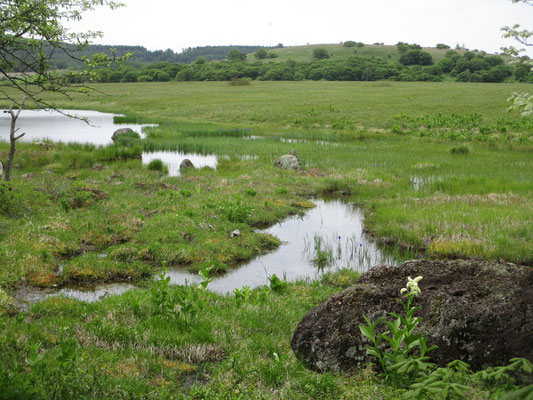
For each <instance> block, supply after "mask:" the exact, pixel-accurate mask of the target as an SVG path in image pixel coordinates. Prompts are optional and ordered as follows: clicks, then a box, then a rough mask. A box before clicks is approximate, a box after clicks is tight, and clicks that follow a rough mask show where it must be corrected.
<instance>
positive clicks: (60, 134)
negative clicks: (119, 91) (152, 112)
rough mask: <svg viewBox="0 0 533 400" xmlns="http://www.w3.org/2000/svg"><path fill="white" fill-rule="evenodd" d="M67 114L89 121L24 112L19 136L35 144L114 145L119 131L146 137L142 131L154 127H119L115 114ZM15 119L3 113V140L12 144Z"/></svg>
mask: <svg viewBox="0 0 533 400" xmlns="http://www.w3.org/2000/svg"><path fill="white" fill-rule="evenodd" d="M63 111H64V112H65V113H66V114H70V115H75V116H77V117H79V118H86V119H87V120H88V122H89V124H88V123H87V122H85V121H82V120H80V119H76V118H69V117H67V116H65V115H62V114H60V113H58V112H55V111H48V110H22V112H21V113H20V116H19V118H18V120H17V127H18V128H20V130H19V131H18V133H17V134H20V133H25V135H24V137H22V138H21V139H20V140H22V141H24V142H34V141H42V140H45V139H46V140H52V141H54V142H64V143H67V142H76V143H90V144H94V145H107V144H110V143H113V141H112V140H111V136H112V135H113V132H115V131H116V130H117V129H119V128H130V129H132V130H134V131H135V132H137V133H139V134H141V135H142V130H143V128H144V127H146V126H154V125H150V124H144V125H140V124H115V123H114V122H113V119H114V117H115V115H114V114H108V113H101V112H98V111H87V110H63ZM10 124H11V117H10V116H9V114H7V113H5V112H3V110H0V140H3V141H9V126H10Z"/></svg>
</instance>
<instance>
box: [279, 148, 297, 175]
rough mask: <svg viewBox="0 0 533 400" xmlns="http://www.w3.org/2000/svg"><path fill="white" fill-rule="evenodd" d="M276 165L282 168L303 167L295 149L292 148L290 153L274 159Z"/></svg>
mask: <svg viewBox="0 0 533 400" xmlns="http://www.w3.org/2000/svg"><path fill="white" fill-rule="evenodd" d="M274 166H275V167H277V168H281V169H294V170H297V171H299V170H301V169H302V164H301V163H300V160H299V159H298V154H296V151H295V150H291V151H290V152H289V154H285V155H283V156H281V157H280V158H278V159H277V160H276V161H274Z"/></svg>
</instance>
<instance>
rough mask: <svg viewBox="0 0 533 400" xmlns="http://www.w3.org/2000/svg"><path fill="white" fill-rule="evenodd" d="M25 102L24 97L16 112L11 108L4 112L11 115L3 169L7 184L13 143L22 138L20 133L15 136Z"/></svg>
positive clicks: (12, 154)
mask: <svg viewBox="0 0 533 400" xmlns="http://www.w3.org/2000/svg"><path fill="white" fill-rule="evenodd" d="M25 101H26V97H24V99H23V100H22V101H21V103H20V105H19V109H18V110H17V111H13V107H11V108H10V109H9V111H6V112H7V113H9V115H11V126H10V128H9V143H10V146H9V156H8V159H7V165H6V167H5V175H4V180H5V181H6V182H8V181H9V180H10V179H11V167H12V165H13V159H14V158H15V143H16V141H17V140H19V139H20V138H21V137H22V136H24V135H25V134H24V133H21V134H20V135H18V136H16V135H15V134H16V133H17V131H18V128H17V118H18V117H19V115H20V112H21V111H22V108H23V107H24V102H25Z"/></svg>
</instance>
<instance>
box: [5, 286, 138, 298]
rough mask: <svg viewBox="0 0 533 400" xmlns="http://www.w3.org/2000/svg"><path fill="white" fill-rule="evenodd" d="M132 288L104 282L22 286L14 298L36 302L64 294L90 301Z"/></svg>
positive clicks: (131, 287)
mask: <svg viewBox="0 0 533 400" xmlns="http://www.w3.org/2000/svg"><path fill="white" fill-rule="evenodd" d="M133 288H134V286H133V285H132V284H130V283H105V284H101V285H96V286H89V287H76V288H62V289H59V290H58V289H37V288H23V289H20V290H19V291H18V292H17V293H16V294H15V298H16V299H18V300H19V301H21V302H23V303H36V302H38V301H41V300H43V299H46V298H48V297H52V296H66V297H71V298H74V299H77V300H81V301H86V302H88V303H92V302H94V301H99V300H102V299H103V298H104V297H107V296H114V295H118V294H122V293H124V292H127V291H128V290H130V289H133Z"/></svg>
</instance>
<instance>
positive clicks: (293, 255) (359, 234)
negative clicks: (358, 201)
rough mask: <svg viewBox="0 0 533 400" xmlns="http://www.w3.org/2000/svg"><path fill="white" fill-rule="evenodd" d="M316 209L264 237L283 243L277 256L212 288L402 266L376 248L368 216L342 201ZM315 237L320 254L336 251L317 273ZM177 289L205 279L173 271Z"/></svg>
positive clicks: (229, 288)
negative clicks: (366, 226)
mask: <svg viewBox="0 0 533 400" xmlns="http://www.w3.org/2000/svg"><path fill="white" fill-rule="evenodd" d="M315 204H316V207H315V208H313V209H311V210H309V211H308V212H307V213H306V214H305V215H304V216H303V217H299V216H293V217H290V218H288V219H286V220H285V221H283V222H281V223H279V224H277V225H275V226H273V227H271V228H269V229H266V230H265V231H263V232H266V233H270V234H272V235H274V236H276V237H278V238H279V239H280V240H281V241H282V242H283V243H282V245H281V246H280V247H279V248H278V249H277V250H275V251H273V252H270V253H268V254H265V255H264V256H261V257H258V258H256V259H254V260H252V261H251V262H250V263H248V264H246V265H243V266H241V267H239V268H236V269H234V270H231V271H230V272H228V273H226V274H224V275H222V276H219V277H217V278H216V279H215V280H214V281H213V282H211V283H210V284H209V287H208V289H210V290H213V291H216V292H219V293H228V292H232V291H233V290H234V289H235V288H241V287H243V286H250V287H256V286H260V285H264V284H266V283H267V282H268V276H270V275H273V274H276V275H277V276H278V277H280V278H281V277H285V278H286V279H287V280H288V281H293V280H296V279H301V278H310V279H316V278H318V277H319V276H320V274H321V272H322V271H323V270H324V269H325V270H329V269H333V270H334V269H336V268H343V267H347V268H352V269H355V270H357V271H361V272H364V271H367V270H368V269H369V268H371V267H372V266H374V265H380V264H397V261H398V260H395V259H394V258H393V257H391V256H388V255H385V254H383V252H382V251H381V250H380V249H379V248H378V247H377V245H376V243H375V242H374V241H373V240H372V239H371V238H370V237H369V236H368V235H365V234H364V233H363V222H362V221H363V216H362V214H361V211H360V210H359V209H357V208H356V207H354V206H352V205H350V204H345V203H343V202H341V201H339V200H336V201H329V202H325V201H323V200H317V201H315ZM315 237H319V238H320V241H321V242H320V243H321V244H320V246H321V247H320V251H321V252H323V251H325V252H328V250H329V249H331V256H332V257H331V258H330V259H329V261H330V262H329V263H327V264H326V265H322V267H323V268H322V269H320V268H317V262H316V260H317V258H318V257H319V256H318V254H317V247H316V246H315V240H314V238H315ZM168 275H169V276H170V279H171V282H172V283H175V284H184V283H185V282H189V283H199V282H200V280H201V279H200V277H199V276H198V275H195V274H191V273H188V272H187V271H184V270H183V269H174V270H170V271H169V272H168Z"/></svg>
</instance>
